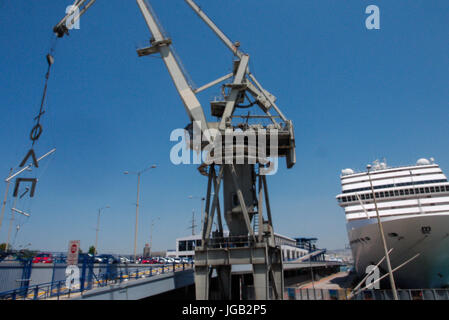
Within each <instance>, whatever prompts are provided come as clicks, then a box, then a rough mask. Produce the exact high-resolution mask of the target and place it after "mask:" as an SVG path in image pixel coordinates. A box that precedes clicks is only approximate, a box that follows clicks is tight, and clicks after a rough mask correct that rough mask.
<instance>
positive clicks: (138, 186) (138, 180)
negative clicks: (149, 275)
mask: <svg viewBox="0 0 449 320" xmlns="http://www.w3.org/2000/svg"><path fill="white" fill-rule="evenodd" d="M154 168H156V165H154V164H153V165H152V166H149V167H148V168H145V169H143V170H141V171H137V172H131V171H125V172H123V173H124V174H136V175H137V202H136V228H135V231H134V262H136V252H137V251H136V250H137V226H138V217H139V191H140V189H139V188H140V176H141V175H142V173H144V172H146V171H148V170H150V169H154Z"/></svg>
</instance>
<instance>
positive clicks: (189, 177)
mask: <svg viewBox="0 0 449 320" xmlns="http://www.w3.org/2000/svg"><path fill="white" fill-rule="evenodd" d="M198 3H199V4H200V5H201V6H202V8H203V9H204V10H205V11H206V12H207V13H208V14H209V15H210V16H211V17H212V19H214V21H215V22H216V23H217V24H218V25H219V26H220V27H221V28H222V29H223V30H224V31H225V33H226V34H227V35H228V36H229V37H230V38H231V39H232V40H233V41H235V40H238V41H240V42H241V44H242V47H241V49H242V50H243V51H245V52H247V53H249V54H250V56H251V68H252V71H253V72H254V73H255V74H256V75H257V78H258V79H259V80H260V81H261V82H262V84H263V86H264V87H265V88H266V89H268V90H269V91H270V92H272V93H273V94H274V95H276V96H277V98H278V105H279V106H280V108H281V109H282V110H283V112H284V114H286V115H287V117H289V118H290V119H292V120H293V122H294V124H295V129H296V130H295V132H296V144H297V150H296V153H297V158H298V161H297V165H296V166H295V167H294V168H293V169H291V170H287V169H286V167H285V164H284V161H281V163H280V168H279V171H278V173H277V174H276V175H275V176H272V177H269V180H268V181H269V189H270V192H271V194H270V197H271V202H272V210H273V215H274V223H275V231H276V232H279V233H282V234H286V235H289V236H316V237H318V238H319V245H320V246H322V247H327V248H330V249H334V248H342V247H344V245H345V244H346V243H347V236H346V228H345V218H344V213H343V210H342V209H341V208H339V207H338V205H337V203H336V201H335V195H337V194H338V193H339V192H340V181H339V174H340V170H341V169H343V168H347V167H352V168H354V169H363V168H364V167H365V165H366V164H367V163H368V162H371V161H373V160H375V159H376V158H382V157H386V158H387V161H388V162H389V164H390V165H403V164H411V163H414V162H415V161H416V160H417V159H418V158H420V157H432V156H433V157H434V158H435V159H436V162H437V163H439V164H440V166H441V167H442V169H443V170H444V171H445V172H446V174H447V173H448V171H449V148H448V146H449V126H448V120H449V117H448V116H449V106H448V102H449V90H448V89H449V37H448V36H449V25H448V23H447V21H448V17H449V8H448V2H447V1H446V0H438V1H437V0H432V1H425V0H415V1H409V0H407V1H399V0H397V1H380V0H375V1H362V0H353V1H343V0H340V1H336V0H334V1H330V0H316V1H303V0H301V1H298V0H282V1H274V0H271V1H268V0H243V1H221V0H208V1H206V0H198ZM69 4H72V1H69V0H67V1H62V0H14V1H11V0H10V1H8V0H0V46H1V47H0V48H1V51H0V52H1V53H0V71H1V75H2V76H1V77H0V97H1V102H0V106H1V111H2V113H1V114H2V117H1V125H0V150H2V159H1V161H0V175H1V176H2V177H6V176H7V174H8V171H9V168H10V167H12V166H14V167H17V166H18V164H19V163H20V161H21V160H22V159H23V157H24V156H25V154H26V153H27V151H28V149H29V147H30V140H29V139H28V135H29V131H30V129H31V127H32V126H33V118H34V116H35V115H36V113H37V111H38V108H39V103H40V98H41V94H42V89H43V80H44V74H45V72H46V67H47V65H46V60H45V55H46V53H47V52H48V50H49V47H50V44H51V38H52V27H53V26H54V25H55V24H56V23H57V22H58V21H59V19H60V18H61V17H62V16H63V14H64V12H65V8H66V6H67V5H69ZM152 4H153V6H154V8H155V10H156V12H157V13H158V16H159V19H160V20H161V22H162V24H163V25H164V27H165V29H166V30H167V31H168V32H169V34H170V35H171V37H172V39H173V43H174V45H175V47H176V50H177V52H178V54H179V56H180V57H181V59H182V60H183V63H184V65H185V67H186V69H187V70H188V71H189V73H190V75H191V77H192V79H193V80H194V82H195V83H196V84H197V85H198V86H200V85H202V84H204V83H206V82H209V81H211V80H213V79H215V78H218V77H219V76H221V75H224V74H226V73H228V72H229V71H230V69H231V59H232V55H231V54H230V52H229V51H228V50H227V49H226V48H225V47H224V45H223V44H222V43H221V42H220V41H219V40H218V39H217V38H216V37H215V36H214V35H213V34H212V32H211V31H210V30H209V29H208V28H207V27H206V26H205V25H204V24H203V23H202V21H200V19H199V18H197V17H196V15H195V14H194V13H193V12H192V11H191V10H190V8H188V6H187V5H186V4H185V3H184V2H183V1H181V0H177V1H175V0H170V1H162V0H154V1H152ZM370 4H375V5H377V6H379V8H380V30H367V29H366V27H365V19H366V17H367V16H368V15H367V14H365V8H366V7H367V6H368V5H370ZM148 39H149V31H148V30H147V28H146V25H145V23H144V20H143V18H142V16H141V14H140V12H139V10H138V7H137V5H136V3H135V1H132V0H128V1H124V0H108V1H97V3H96V4H95V5H94V6H93V7H92V8H91V9H90V10H89V11H88V13H87V14H86V15H85V16H84V17H83V18H82V20H81V29H80V30H74V31H72V32H71V35H70V36H69V37H67V38H64V39H62V40H59V41H58V45H57V51H56V55H55V59H56V62H55V65H54V67H53V70H52V75H51V79H50V83H49V90H48V100H47V105H46V110H47V112H46V114H45V115H44V116H43V118H42V124H43V127H44V133H43V135H42V137H41V139H40V140H39V142H38V144H37V146H36V148H35V149H36V152H37V154H38V155H42V154H43V153H45V152H47V151H48V150H50V149H51V148H52V147H56V148H57V152H56V154H55V155H54V156H52V157H51V159H50V158H49V159H48V160H44V161H43V162H42V164H41V166H40V168H39V169H37V170H36V169H35V170H34V171H33V173H32V175H33V176H37V177H39V178H40V180H39V182H38V185H37V190H36V196H35V198H33V199H32V200H22V201H21V202H20V203H19V204H18V206H17V207H18V208H21V209H23V210H26V211H27V210H28V212H30V213H31V218H29V219H26V218H20V220H19V223H20V224H21V229H20V231H19V232H18V233H17V235H16V236H15V233H14V232H13V236H12V239H13V240H14V242H13V244H14V245H15V246H16V247H17V246H19V245H25V244H27V243H32V246H31V247H32V248H34V249H40V250H55V251H65V250H66V248H67V245H68V241H69V240H72V239H79V240H81V248H82V249H84V250H86V249H87V248H88V246H89V245H92V244H94V242H95V227H96V217H97V216H96V214H97V211H98V208H100V207H103V206H106V205H110V206H111V209H108V210H106V211H104V213H103V215H102V219H101V226H100V228H101V231H100V240H99V249H100V251H104V252H111V251H115V252H120V253H132V250H133V239H134V238H133V237H134V223H135V221H134V218H135V201H136V200H135V198H136V180H137V178H136V177H135V176H127V175H124V174H123V171H125V170H133V171H137V170H141V169H143V168H144V167H146V166H147V165H150V164H153V163H156V164H157V165H158V168H157V169H154V170H151V171H150V172H147V173H145V174H144V175H143V176H142V183H141V208H140V220H139V239H138V244H139V248H138V251H139V252H141V250H142V247H143V245H144V243H145V242H148V241H149V237H150V220H151V218H155V217H160V220H159V221H158V222H157V223H156V225H155V229H154V235H153V245H154V249H156V250H157V249H167V248H174V246H175V238H176V237H180V236H184V235H187V234H188V233H189V232H190V231H189V230H188V229H187V228H188V226H189V223H190V222H189V221H190V220H191V213H192V209H193V208H194V209H195V210H196V212H197V215H196V216H197V219H199V218H200V214H199V211H200V201H199V200H190V199H188V196H189V195H195V196H202V195H203V194H204V193H205V189H206V182H207V181H206V178H204V177H202V176H200V175H199V174H198V172H197V170H196V166H195V165H189V166H187V165H180V166H175V165H173V164H171V162H170V159H169V155H170V149H171V148H172V147H173V145H174V143H173V142H170V140H169V137H170V132H171V131H172V130H173V129H176V128H183V127H185V125H186V124H187V120H188V118H187V115H186V113H185V110H184V108H183V106H182V103H181V101H180V99H179V97H178V95H177V92H176V90H175V89H174V86H173V84H172V83H171V80H170V78H169V75H168V72H167V71H166V69H165V66H164V65H163V62H162V60H160V59H159V58H154V57H146V58H138V57H137V54H136V52H135V49H136V47H140V46H142V45H143V44H144V43H146V41H147V40H148ZM217 93H218V89H216V90H215V91H214V90H212V91H207V92H206V93H204V94H201V95H200V99H201V101H202V103H203V105H204V106H205V108H206V110H207V111H206V112H207V113H208V112H209V106H208V103H207V102H208V100H210V99H211V98H212V97H213V96H214V95H215V94H217ZM29 175H31V173H30V174H29ZM4 190H5V184H4V183H1V184H0V196H1V198H2V199H3V194H4ZM9 199H10V200H9V201H8V208H7V211H6V218H5V220H4V222H3V226H2V229H1V230H0V241H1V242H4V241H5V240H6V236H7V231H8V224H9V216H10V211H9V208H10V205H11V199H12V198H11V197H10V198H9Z"/></svg>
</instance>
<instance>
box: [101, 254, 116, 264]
mask: <svg viewBox="0 0 449 320" xmlns="http://www.w3.org/2000/svg"><path fill="white" fill-rule="evenodd" d="M98 258H99V259H101V262H100V263H120V259H119V258H117V257H115V256H113V255H112V254H100V255H99V256H98Z"/></svg>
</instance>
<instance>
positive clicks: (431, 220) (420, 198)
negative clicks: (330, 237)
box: [336, 158, 449, 289]
mask: <svg viewBox="0 0 449 320" xmlns="http://www.w3.org/2000/svg"><path fill="white" fill-rule="evenodd" d="M340 178H341V186H342V192H341V194H339V195H338V196H337V197H336V198H337V201H338V204H339V205H340V206H341V207H342V208H344V211H345V214H346V226H347V232H348V238H349V243H350V246H351V250H352V254H353V258H354V265H355V269H356V272H357V273H358V274H359V275H360V276H362V277H363V276H364V275H365V274H366V273H365V271H366V267H367V266H369V265H376V264H377V263H378V262H379V261H380V260H381V259H382V258H383V257H384V255H385V254H384V247H383V244H382V239H381V236H380V231H379V226H378V223H377V212H376V208H375V204H374V199H375V201H376V204H377V207H378V210H377V211H378V213H379V217H380V219H381V223H382V227H383V229H384V234H385V240H386V242H387V247H388V249H391V248H393V250H392V251H391V253H390V261H391V267H392V269H394V268H396V267H397V266H399V265H401V264H403V263H404V262H406V261H407V260H408V259H410V258H412V257H414V256H415V255H416V254H418V253H419V256H418V257H417V258H416V259H414V260H412V261H411V262H409V263H408V264H406V265H405V266H403V267H402V268H400V269H399V270H397V271H396V272H394V274H393V275H394V279H395V283H396V286H397V287H398V288H404V289H412V288H444V287H448V286H449V183H448V181H447V178H446V176H445V175H444V174H443V172H442V170H441V169H440V167H439V166H438V165H437V164H436V163H434V159H433V158H430V159H424V158H422V159H419V160H418V161H417V163H416V164H415V165H411V166H402V167H388V166H387V164H386V162H385V161H382V162H381V161H375V162H374V163H373V165H369V166H367V171H365V172H355V171H354V170H352V169H344V170H342V172H341V176H340ZM371 184H372V186H373V188H371ZM373 191H374V192H373ZM373 193H374V199H373ZM379 269H380V271H381V274H384V273H386V272H387V265H386V262H385V261H384V262H383V263H382V264H381V265H380V266H379Z"/></svg>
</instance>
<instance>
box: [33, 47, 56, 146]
mask: <svg viewBox="0 0 449 320" xmlns="http://www.w3.org/2000/svg"><path fill="white" fill-rule="evenodd" d="M55 40H56V38H55V39H54V40H53V41H52V46H51V48H50V52H49V53H48V54H47V56H46V58H47V63H48V69H47V73H46V74H45V85H44V92H43V94H42V100H41V105H40V108H39V114H38V115H37V116H36V117H35V118H34V120H36V125H35V126H34V127H33V129H31V133H30V139H31V141H32V144H31V147H33V146H34V144H35V142H36V141H37V140H38V139H39V137H40V136H41V134H42V131H43V128H42V125H41V124H40V121H41V117H42V115H43V114H44V113H45V110H44V104H45V98H46V97H47V88H48V80H49V78H50V71H51V67H52V65H53V63H54V62H55V59H54V53H55V50H56V43H57V42H56V41H55Z"/></svg>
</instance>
